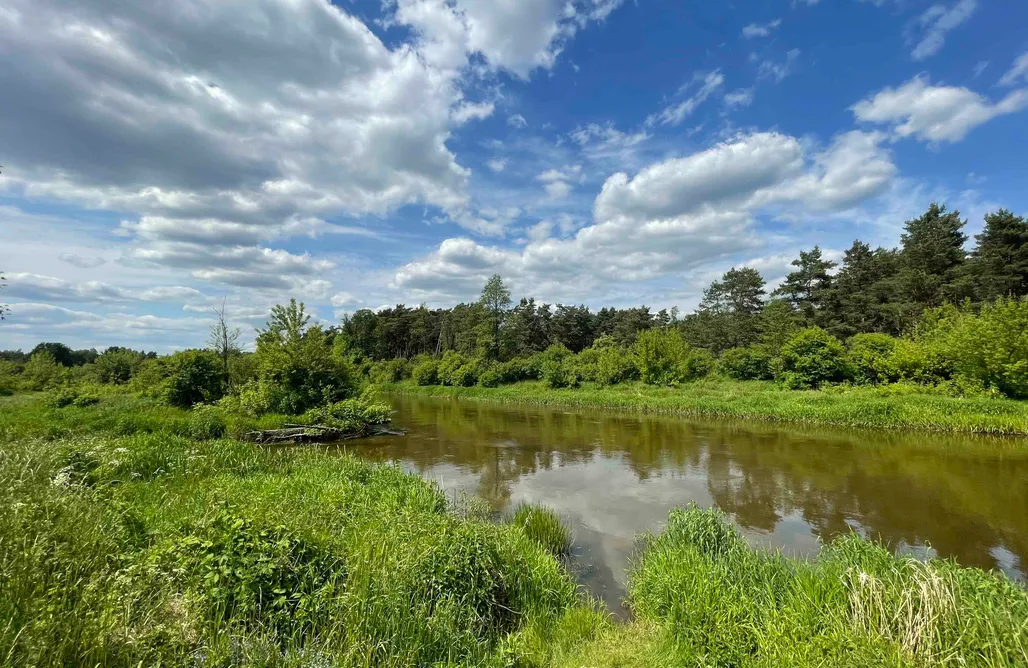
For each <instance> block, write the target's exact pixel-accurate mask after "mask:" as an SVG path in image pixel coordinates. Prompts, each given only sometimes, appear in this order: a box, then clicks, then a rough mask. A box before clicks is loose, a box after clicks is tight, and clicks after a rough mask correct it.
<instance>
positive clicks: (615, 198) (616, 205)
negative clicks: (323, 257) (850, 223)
mask: <svg viewBox="0 0 1028 668" xmlns="http://www.w3.org/2000/svg"><path fill="white" fill-rule="evenodd" d="M882 139H883V136H882V135H881V134H877V133H862V132H850V133H847V134H844V135H840V136H839V137H836V138H835V140H834V141H833V142H832V144H831V145H830V146H828V147H827V148H825V149H824V150H821V151H814V152H808V151H805V149H804V146H803V144H802V143H801V142H800V141H799V140H797V139H796V138H794V137H789V136H786V135H781V134H777V133H755V134H749V135H740V136H738V137H735V138H733V139H732V140H731V141H728V142H725V143H723V144H718V145H717V146H714V147H711V148H709V149H706V150H703V151H699V152H697V153H694V154H691V155H688V156H685V157H682V158H672V159H668V160H664V161H661V162H657V163H654V164H652V165H650V166H648V167H646V168H644V169H642V170H641V171H639V172H638V173H637V174H635V176H629V175H628V174H625V173H618V174H614V175H613V176H611V177H610V178H608V179H607V181H606V183H604V185H603V188H602V190H601V192H600V194H599V195H598V196H597V198H596V201H595V204H594V215H593V221H592V223H591V224H590V225H587V226H585V227H582V228H580V229H578V230H577V231H575V232H574V234H573V235H572V236H570V237H568V238H566V239H560V238H553V237H552V236H550V234H551V230H552V227H551V226H549V225H547V226H539V227H538V228H532V229H530V230H528V233H527V237H528V238H527V240H526V243H525V246H524V248H523V249H520V250H511V249H507V248H500V247H490V246H484V245H481V244H478V243H476V242H474V241H472V240H471V239H466V238H459V239H447V240H446V241H444V242H443V243H442V244H440V246H439V248H438V249H437V250H436V251H435V252H433V253H431V254H429V255H428V256H426V257H424V258H422V259H420V260H417V261H415V262H411V263H409V264H407V265H405V266H404V267H402V268H401V269H400V270H399V271H398V272H397V273H396V276H395V278H394V281H393V287H394V288H396V289H403V290H406V291H411V292H413V293H414V294H417V295H421V296H430V297H431V296H434V297H441V298H449V299H463V298H467V297H468V296H469V295H470V294H473V292H474V291H475V290H477V289H479V288H480V287H481V285H482V282H483V281H484V280H485V279H486V278H488V276H489V275H490V274H492V273H495V272H499V273H500V274H501V275H503V276H504V278H505V279H509V280H510V281H511V282H512V284H513V285H514V286H515V287H516V288H517V289H518V290H519V291H523V292H525V293H526V294H536V295H540V296H542V295H547V294H549V295H553V296H554V298H555V299H565V300H568V299H570V300H575V299H579V298H583V297H588V296H590V295H592V296H595V295H596V294H597V293H599V292H600V291H602V292H603V293H604V294H606V293H608V292H609V289H610V286H612V285H615V284H624V283H626V282H632V281H641V280H649V279H654V278H658V277H661V276H667V275H669V274H680V273H682V272H686V271H688V270H690V269H693V268H695V267H699V266H703V265H705V264H709V263H710V262H713V261H717V260H718V259H719V258H727V257H732V256H735V255H736V254H738V253H740V252H748V251H752V250H753V249H757V248H761V247H762V246H763V245H764V244H765V243H766V238H765V237H762V235H761V234H759V233H758V231H757V228H756V216H757V215H758V214H760V213H762V212H768V213H772V214H774V213H776V212H781V213H789V214H790V215H794V214H801V215H805V214H811V215H813V214H817V215H821V216H824V215H827V216H832V215H837V214H841V213H842V212H845V211H848V210H851V209H852V208H853V207H855V206H857V205H858V204H860V203H861V202H863V201H865V200H867V199H869V198H873V197H875V196H878V195H881V194H883V193H884V192H885V191H886V189H887V188H888V186H889V184H890V180H891V179H892V177H893V176H894V174H895V167H894V166H893V165H892V162H891V160H890V159H889V155H888V153H887V152H885V151H884V150H882V149H881V147H880V143H881V141H882ZM562 175H563V173H562V172H561V171H560V170H553V173H548V174H546V177H547V179H548V180H550V182H552V183H560V182H563V181H561V180H559V177H560V176H562ZM569 231H570V230H569Z"/></svg>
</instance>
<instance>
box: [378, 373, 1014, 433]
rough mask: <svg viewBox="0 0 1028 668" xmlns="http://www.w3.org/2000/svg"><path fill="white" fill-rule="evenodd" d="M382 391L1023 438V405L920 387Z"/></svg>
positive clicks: (398, 387)
mask: <svg viewBox="0 0 1028 668" xmlns="http://www.w3.org/2000/svg"><path fill="white" fill-rule="evenodd" d="M378 388H379V389H380V390H381V391H382V392H384V393H385V394H401V395H407V396H415V397H431V398H440V399H459V400H462V401H478V402H485V403H493V404H500V405H519V404H520V405H529V406H546V407H554V408H584V409H599V410H615V411H625V412H636V413H644V414H645V413H650V414H658V415H669V416H678V417H695V418H702V419H715V420H717V419H737V420H742V421H758V422H772V423H773V422H780V423H788V424H806V425H824V426H833V427H848V428H860V429H895V430H911V431H923V432H940V433H953V434H982V435H996V436H1017V437H1022V436H1028V403H1026V402H1023V401H1014V400H1010V399H1003V398H998V397H951V396H946V395H944V394H939V393H934V394H931V393H926V392H925V391H924V388H918V387H916V386H903V387H899V388H897V387H892V388H872V387H845V388H835V389H834V390H833V391H826V390H807V391H797V390H783V389H782V388H780V387H778V386H777V385H775V384H774V383H771V382H767V381H733V380H726V379H710V380H704V381H697V382H695V383H691V384H688V385H685V386H681V387H675V388H672V387H653V386H649V385H646V384H643V383H630V384H624V385H616V386H606V387H605V386H599V385H595V384H582V385H580V386H579V387H576V388H552V387H549V386H547V384H546V383H545V382H544V381H522V382H518V383H514V384H511V385H503V386H500V387H480V386H472V387H454V386H442V385H427V386H423V385H418V384H417V383H416V382H414V381H401V382H393V383H383V384H380V385H379V386H378Z"/></svg>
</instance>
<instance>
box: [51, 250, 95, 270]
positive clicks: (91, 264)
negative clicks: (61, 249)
mask: <svg viewBox="0 0 1028 668" xmlns="http://www.w3.org/2000/svg"><path fill="white" fill-rule="evenodd" d="M57 258H58V259H59V260H61V261H62V262H67V263H68V264H70V265H71V266H73V267H78V268H79V269H95V268H96V267H99V266H100V265H102V264H104V263H105V262H107V260H105V259H104V258H102V257H99V256H95V255H77V254H75V253H61V254H60V255H58V256H57Z"/></svg>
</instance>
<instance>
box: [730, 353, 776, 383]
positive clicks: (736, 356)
mask: <svg viewBox="0 0 1028 668" xmlns="http://www.w3.org/2000/svg"><path fill="white" fill-rule="evenodd" d="M773 361H774V355H772V354H771V351H770V350H769V349H768V348H767V347H765V346H749V347H747V348H729V349H728V350H726V351H725V352H723V353H721V357H720V358H719V359H718V362H717V368H718V371H720V372H721V373H723V374H724V375H726V376H728V377H729V378H734V379H736V380H771V379H772V378H774V377H775V372H774V365H773Z"/></svg>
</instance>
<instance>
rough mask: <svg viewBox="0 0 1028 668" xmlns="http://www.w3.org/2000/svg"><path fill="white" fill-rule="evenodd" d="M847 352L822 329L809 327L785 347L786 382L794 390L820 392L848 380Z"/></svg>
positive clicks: (784, 378)
mask: <svg viewBox="0 0 1028 668" xmlns="http://www.w3.org/2000/svg"><path fill="white" fill-rule="evenodd" d="M845 353H846V349H845V348H844V347H843V345H842V343H840V342H839V340H838V339H837V338H835V337H834V336H832V335H831V334H829V333H828V332H826V331H825V330H823V329H821V328H820V327H808V328H807V329H804V330H802V331H800V332H799V333H797V334H796V335H795V336H794V337H792V338H791V339H789V341H788V342H787V343H786V344H785V345H784V346H783V347H782V362H783V371H784V375H783V381H784V382H785V384H786V385H787V386H789V387H793V388H810V387H812V388H817V387H820V386H821V385H823V384H825V383H833V382H839V381H842V380H845V379H846V376H847V368H846V362H845Z"/></svg>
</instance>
